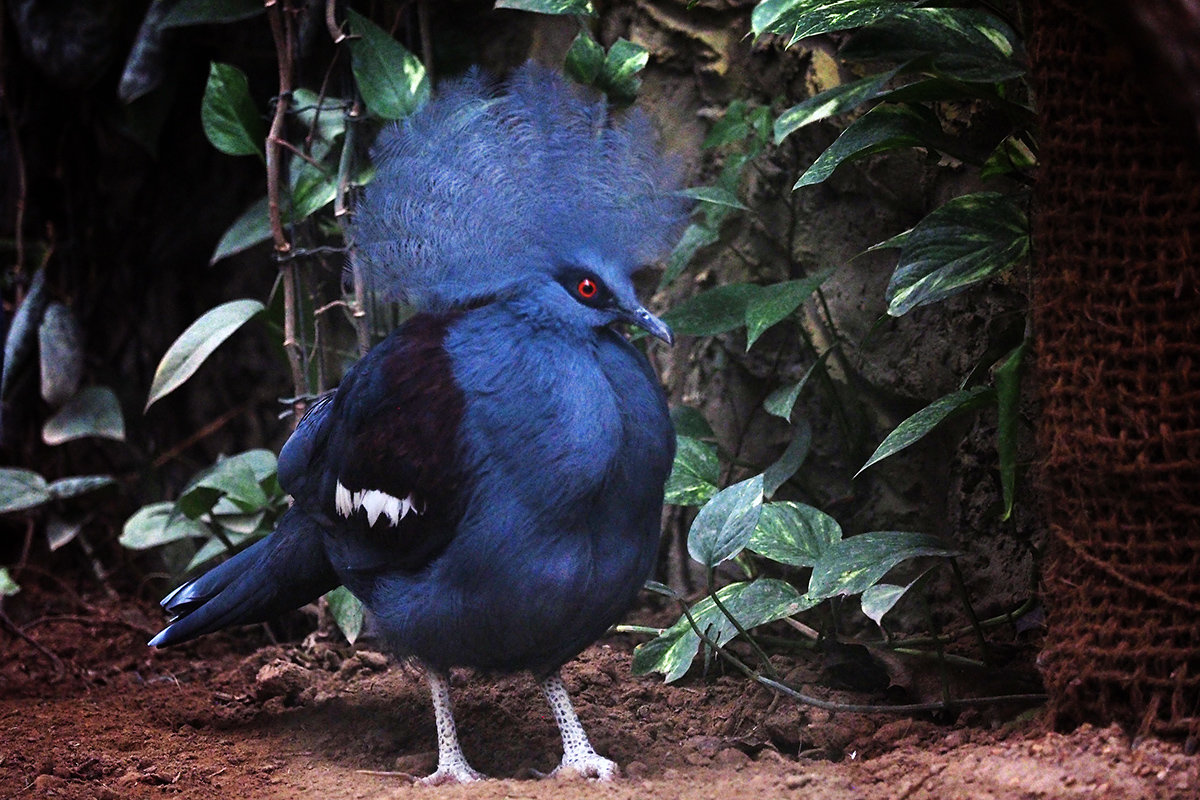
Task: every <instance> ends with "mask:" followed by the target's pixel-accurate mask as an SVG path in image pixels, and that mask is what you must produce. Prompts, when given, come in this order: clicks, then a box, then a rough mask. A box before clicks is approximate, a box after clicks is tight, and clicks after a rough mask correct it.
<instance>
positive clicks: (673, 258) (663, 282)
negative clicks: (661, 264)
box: [658, 222, 720, 289]
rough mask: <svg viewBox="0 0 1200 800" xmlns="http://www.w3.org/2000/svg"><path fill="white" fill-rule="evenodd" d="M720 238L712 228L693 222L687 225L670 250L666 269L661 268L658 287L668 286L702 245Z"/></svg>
mask: <svg viewBox="0 0 1200 800" xmlns="http://www.w3.org/2000/svg"><path fill="white" fill-rule="evenodd" d="M718 238H720V237H719V236H718V234H717V232H716V231H715V230H713V229H712V228H710V227H708V226H705V225H700V224H697V223H695V222H693V223H692V224H691V225H688V227H687V229H686V230H685V231H684V232H683V236H681V237H680V238H679V243H678V244H676V245H675V249H674V250H672V251H671V255H670V256H669V257H668V258H667V266H666V269H664V270H663V275H662V278H661V279H660V280H659V282H658V286H659V288H660V289H661V288H663V287H664V286H668V285H669V284H670V283H671V282H672V281H673V280H675V279H676V278H678V277H679V275H680V274H681V273H682V272H683V271H684V269H686V268H687V265H688V264H689V263H691V260H692V258H694V257H695V255H696V253H697V252H698V251H699V250H700V248H702V247H707V246H708V245H710V244H712V243H713V242H715V241H717V239H718Z"/></svg>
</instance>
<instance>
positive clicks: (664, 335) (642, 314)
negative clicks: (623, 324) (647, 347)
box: [626, 306, 675, 345]
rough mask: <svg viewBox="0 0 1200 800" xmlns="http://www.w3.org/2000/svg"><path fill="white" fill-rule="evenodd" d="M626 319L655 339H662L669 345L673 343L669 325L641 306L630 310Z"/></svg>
mask: <svg viewBox="0 0 1200 800" xmlns="http://www.w3.org/2000/svg"><path fill="white" fill-rule="evenodd" d="M626 319H627V320H628V321H629V322H631V323H632V324H634V325H637V326H638V327H639V328H641V329H642V330H644V331H645V332H646V333H648V334H650V335H651V336H653V337H655V338H656V339H662V340H663V341H664V342H666V343H667V344H669V345H673V344H675V334H674V333H672V332H671V327H670V326H669V325H667V323H665V322H663V321H662V320H661V319H659V318H658V317H656V316H654V315H653V314H651V313H650V312H649V311H647V310H646V309H645V308H643V307H642V306H637V307H636V308H634V309H633V310H632V311H630V312H629V314H628V316H627V317H626Z"/></svg>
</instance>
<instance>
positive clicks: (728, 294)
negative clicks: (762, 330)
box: [662, 283, 760, 336]
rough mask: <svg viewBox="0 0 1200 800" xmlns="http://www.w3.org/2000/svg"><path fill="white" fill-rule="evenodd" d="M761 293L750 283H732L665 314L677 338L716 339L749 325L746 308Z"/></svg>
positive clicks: (709, 291) (705, 293) (686, 301)
mask: <svg viewBox="0 0 1200 800" xmlns="http://www.w3.org/2000/svg"><path fill="white" fill-rule="evenodd" d="M759 291H760V288H759V287H758V286H755V285H753V284H750V283H731V284H727V285H725V286H717V287H715V288H712V289H708V290H707V291H704V292H701V293H700V294H698V295H695V296H694V297H690V298H688V299H687V300H685V301H683V302H682V303H680V304H679V305H678V306H676V307H675V308H673V309H671V310H670V311H668V312H667V313H666V314H663V317H662V318H663V321H664V322H666V323H667V324H668V325H670V326H671V330H673V331H675V333H676V335H679V334H682V335H684V336H715V335H717V334H718V333H725V332H726V331H731V330H733V329H734V328H738V327H741V326H742V325H744V324H746V307H747V305H748V304H749V303H750V299H751V298H752V297H754V296H755V295H757V294H758V293H759Z"/></svg>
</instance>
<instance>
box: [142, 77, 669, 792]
mask: <svg viewBox="0 0 1200 800" xmlns="http://www.w3.org/2000/svg"><path fill="white" fill-rule="evenodd" d="M373 155H374V159H375V162H376V164H377V167H378V173H377V175H376V178H375V180H374V182H373V183H371V184H370V186H369V187H368V188H367V190H366V192H365V194H364V197H363V198H362V202H361V203H360V205H359V208H358V211H357V215H356V218H355V221H354V223H353V226H352V229H351V239H352V242H353V245H354V251H355V255H354V258H356V259H357V263H358V265H359V266H360V267H361V269H362V270H363V272H364V274H365V275H367V276H368V277H369V278H370V280H371V282H372V285H373V286H374V287H376V288H377V289H378V290H379V291H381V292H385V293H390V295H391V296H394V297H396V298H397V299H400V300H402V301H403V302H405V303H406V304H408V305H409V306H411V307H412V308H413V309H415V311H416V313H415V315H414V316H412V317H411V318H409V319H408V321H407V322H405V323H404V324H402V325H401V326H400V327H399V328H398V329H397V330H395V331H394V332H393V333H392V334H391V335H390V336H388V337H387V338H386V339H385V340H384V341H382V342H381V343H380V344H379V345H377V346H376V347H375V348H374V349H372V350H371V351H370V352H369V353H368V354H367V355H366V356H365V357H363V358H362V359H361V360H360V361H359V362H358V363H357V364H355V365H354V366H353V367H352V368H351V369H350V370H349V371H348V372H347V373H346V376H345V378H344V379H343V380H342V382H341V385H340V386H339V387H338V388H337V390H336V392H333V393H332V394H329V395H327V396H325V397H323V398H321V399H320V400H318V401H317V402H315V403H314V404H313V405H312V406H311V407H310V408H309V410H308V413H307V414H306V415H305V416H304V417H303V419H302V420H301V421H300V423H299V425H298V426H297V428H296V431H295V433H294V434H293V435H292V437H291V438H290V439H289V440H288V441H287V443H286V444H285V445H284V447H283V450H282V452H281V453H280V455H279V481H280V484H281V485H282V486H283V487H284V489H285V490H287V491H288V492H289V493H290V494H291V495H292V497H293V498H294V503H293V505H292V506H291V508H290V509H289V510H288V511H287V512H286V513H285V514H284V515H283V517H282V518H281V519H280V521H279V524H278V526H277V527H276V529H275V531H274V532H273V533H271V535H269V536H268V537H266V538H265V539H263V540H261V541H259V542H257V543H256V544H254V545H253V546H252V547H250V548H248V549H246V550H244V551H243V552H241V553H239V554H237V555H236V556H234V557H233V558H231V559H229V560H228V561H226V562H224V563H223V564H221V565H220V566H218V567H216V568H215V569H213V570H211V571H210V572H208V573H207V574H205V575H203V576H201V577H199V578H197V579H195V580H193V581H191V582H190V583H187V584H184V585H183V586H181V587H180V588H178V589H176V590H175V591H174V592H173V593H171V594H170V595H169V596H168V597H167V598H166V599H165V600H163V606H164V607H165V608H166V609H167V611H169V612H170V613H171V614H173V615H174V616H175V619H174V621H173V622H171V624H170V625H169V626H168V627H167V628H166V629H165V630H163V631H162V632H161V633H159V634H158V635H157V636H155V637H154V639H152V640H151V642H150V644H151V645H155V646H162V645H169V644H176V643H179V642H183V641H187V640H189V639H192V638H195V637H197V636H200V635H202V634H206V633H210V632H212V631H215V630H218V629H220V628H224V627H227V626H230V625H238V624H245V623H250V622H259V621H263V620H266V619H269V618H271V617H273V616H276V615H278V614H280V613H281V612H283V611H286V610H288V609H292V608H295V607H297V606H300V605H303V604H305V603H307V602H310V601H312V600H313V599H314V598H316V597H319V596H320V595H321V594H322V593H324V592H327V591H329V590H331V589H333V588H335V587H336V586H338V585H341V584H344V585H345V586H346V587H348V588H349V590H350V591H351V592H353V593H354V595H355V596H356V597H358V598H359V599H360V600H361V601H362V602H363V604H364V605H365V606H366V607H367V608H368V609H370V611H371V613H372V615H373V618H374V620H375V623H376V626H377V630H378V632H379V634H380V636H381V637H382V639H383V640H384V641H385V642H386V644H387V645H388V646H389V647H390V648H391V649H393V650H394V651H395V652H396V653H397V654H398V655H400V656H402V657H405V658H412V659H416V660H417V661H419V662H421V664H423V665H424V668H425V671H426V675H427V678H428V681H429V684H430V688H431V690H432V694H433V705H434V712H435V719H436V723H437V732H438V765H437V771H436V772H434V773H433V774H432V775H430V776H429V777H428V778H426V779H425V780H426V782H429V783H448V782H467V781H474V780H478V779H480V778H482V777H484V776H483V775H481V774H480V773H479V772H477V771H475V770H474V769H473V768H472V767H471V766H470V764H468V763H467V760H466V759H465V758H464V756H463V753H462V750H461V748H460V747H459V744H458V738H457V734H456V732H455V726H454V719H453V716H452V710H451V703H450V693H449V683H448V681H447V672H448V670H450V669H451V668H452V667H456V666H465V667H474V668H476V669H478V670H483V671H493V670H494V671H520V670H528V671H530V672H531V673H532V674H533V675H534V676H535V677H536V678H538V679H539V680H541V685H542V688H543V690H544V692H545V694H546V697H547V699H548V700H549V702H550V706H551V709H552V710H553V712H554V716H555V719H556V721H557V723H558V726H559V729H560V731H561V733H562V739H563V750H564V754H563V759H562V763H561V765H560V766H559V768H558V769H557V770H555V772H560V771H561V772H573V773H581V774H583V775H586V776H589V777H594V778H600V779H607V778H611V777H613V776H614V775H615V774H616V773H617V767H616V765H615V764H614V763H613V762H612V761H610V760H608V759H607V758H604V757H602V756H600V755H598V754H597V753H596V752H595V751H594V750H593V749H592V746H591V744H590V743H589V742H588V738H587V735H586V734H585V733H584V731H583V728H582V726H581V725H580V723H579V719H578V717H577V716H576V715H575V712H574V711H573V710H572V707H571V702H570V699H569V698H568V697H567V692H566V689H565V688H564V686H563V683H562V680H561V679H560V677H559V668H560V667H561V666H562V664H563V663H565V662H566V661H568V660H569V659H571V658H573V657H574V656H576V655H577V654H578V653H579V652H580V651H581V650H582V649H583V648H584V647H586V646H587V645H588V644H590V643H591V642H593V641H595V640H596V639H597V638H598V637H599V636H601V635H602V634H603V633H604V632H605V630H606V629H607V628H608V627H609V626H611V625H612V624H613V623H614V622H616V621H617V620H618V619H619V618H620V616H621V615H622V614H623V613H624V612H625V611H626V610H627V609H628V607H629V606H630V604H631V602H632V601H633V599H634V597H635V595H636V594H637V592H638V590H639V588H640V587H641V585H642V583H643V582H644V580H645V579H646V577H647V576H648V575H649V573H650V571H651V567H652V566H653V564H654V561H655V553H656V550H657V545H658V540H659V533H660V516H661V511H662V503H663V484H664V482H665V480H666V478H667V475H668V473H669V472H670V469H671V463H672V459H673V455H674V448H675V439H674V434H673V431H672V427H671V422H670V419H669V417H668V414H667V404H666V400H665V398H664V395H663V392H662V389H661V387H660V385H659V383H658V380H657V379H656V377H655V375H654V373H653V372H652V371H651V369H650V366H649V364H648V363H647V361H646V358H645V357H644V356H643V355H642V353H641V352H639V351H638V350H637V349H635V348H634V347H633V346H632V345H631V344H630V343H629V342H628V341H626V339H625V338H624V336H623V335H622V334H621V333H619V332H617V331H616V330H614V329H613V325H614V324H615V323H630V324H632V325H635V326H637V327H639V328H641V329H643V330H644V331H646V332H647V333H649V334H651V335H652V336H655V337H658V338H659V339H662V340H664V341H666V342H667V343H670V342H671V341H672V334H671V330H670V328H668V327H667V325H665V324H664V323H663V322H662V321H661V320H660V319H658V318H657V317H655V316H654V315H653V314H651V313H650V312H649V311H647V310H646V309H645V307H643V306H642V304H641V303H640V302H639V301H638V298H637V296H636V294H635V292H634V285H633V281H632V276H633V274H634V273H635V272H636V271H637V270H638V269H640V268H641V267H643V266H645V265H647V264H649V263H651V262H652V261H653V260H654V259H656V258H659V257H661V256H662V255H663V254H664V252H665V251H666V250H668V249H669V248H670V246H671V245H672V244H673V242H674V240H675V238H676V237H677V236H678V234H679V230H680V225H681V222H682V221H684V219H685V217H686V211H687V209H686V201H684V200H681V199H680V197H679V195H678V194H677V193H675V192H674V191H673V189H674V188H675V186H676V185H677V184H676V172H677V170H676V169H675V168H674V166H673V165H672V164H671V163H670V162H668V161H665V160H664V159H663V158H662V157H661V155H660V154H659V152H658V150H657V148H656V146H655V137H654V135H653V132H652V129H651V127H650V125H649V123H648V122H647V120H646V119H645V117H644V116H642V115H641V114H640V113H638V112H636V111H634V112H631V113H626V114H623V115H620V116H618V115H615V114H613V113H611V112H610V111H609V109H608V108H607V106H606V105H605V103H604V102H603V101H600V100H594V99H588V98H586V97H585V96H584V92H583V90H582V89H579V88H575V87H572V86H571V85H569V84H568V83H567V82H566V81H564V80H563V79H562V78H560V77H559V76H557V75H556V74H554V73H552V72H551V71H549V70H548V69H546V68H544V67H539V66H537V65H535V64H527V65H526V66H524V67H521V68H519V69H518V70H516V71H515V72H514V73H513V75H512V76H511V77H510V78H509V79H508V80H507V81H505V82H503V83H502V84H496V83H495V82H493V81H492V80H490V79H489V78H487V77H486V76H484V75H482V74H481V73H478V72H473V73H471V74H469V75H468V76H467V77H465V78H461V79H459V80H457V81H453V82H450V83H447V84H446V85H445V86H444V87H443V88H442V90H441V91H440V93H439V95H438V97H437V98H436V99H435V100H433V101H431V102H429V103H428V104H427V105H426V106H425V107H424V108H423V109H421V110H420V111H418V112H417V113H415V114H414V115H412V116H411V117H409V118H408V119H406V120H404V121H402V122H400V123H399V124H397V125H395V126H393V127H391V128H389V129H387V130H385V131H384V132H383V133H382V134H381V135H380V137H379V141H378V144H377V145H376V147H375V151H374V154H373Z"/></svg>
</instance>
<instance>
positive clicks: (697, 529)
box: [688, 475, 763, 568]
mask: <svg viewBox="0 0 1200 800" xmlns="http://www.w3.org/2000/svg"><path fill="white" fill-rule="evenodd" d="M762 502H763V478H762V475H755V476H754V477H753V478H748V479H746V480H744V481H741V482H740V483H735V484H734V485H733V486H729V487H726V488H724V489H722V490H721V491H719V492H717V494H716V495H714V496H713V498H712V499H711V500H709V501H708V503H706V504H705V506H704V507H703V508H701V509H700V513H699V514H697V515H696V519H694V520H693V521H692V527H691V530H689V531H688V555H690V556H691V557H692V558H693V559H695V560H696V561H698V562H699V563H701V564H703V565H704V566H706V567H710V568H711V567H715V566H716V565H717V564H720V563H721V562H722V561H725V560H726V559H729V558H732V557H734V556H736V555H737V554H738V553H740V552H741V551H742V550H743V548H745V546H746V542H748V541H749V540H750V536H751V534H753V533H754V528H755V527H756V526H757V525H758V518H759V516H760V514H761V512H762Z"/></svg>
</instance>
